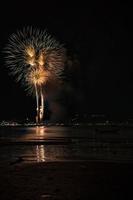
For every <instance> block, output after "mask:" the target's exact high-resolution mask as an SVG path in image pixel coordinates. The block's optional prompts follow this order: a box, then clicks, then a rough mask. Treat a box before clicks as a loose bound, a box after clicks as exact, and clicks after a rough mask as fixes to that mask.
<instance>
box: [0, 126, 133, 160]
mask: <svg viewBox="0 0 133 200" xmlns="http://www.w3.org/2000/svg"><path fill="white" fill-rule="evenodd" d="M7 141H8V142H7ZM4 142H5V143H4ZM6 142H7V143H6ZM19 157H22V158H23V160H24V161H26V162H46V161H55V160H56V161H57V160H104V161H105V160H106V161H123V162H125V161H130V162H131V161H133V135H132V130H120V131H119V132H115V133H113V132H108V133H107V132H105V131H104V132H100V133H99V132H97V131H96V130H95V128H92V127H90V128H88V127H78V128H77V127H76V128H74V127H59V126H58V127H54V126H52V127H44V126H42V127H26V128H25V127H24V128H3V129H0V160H1V161H2V160H8V161H11V160H14V159H17V158H19Z"/></svg>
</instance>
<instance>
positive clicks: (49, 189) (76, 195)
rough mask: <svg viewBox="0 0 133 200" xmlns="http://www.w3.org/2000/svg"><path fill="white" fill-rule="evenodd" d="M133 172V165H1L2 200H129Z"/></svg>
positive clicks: (82, 162) (93, 162)
mask: <svg viewBox="0 0 133 200" xmlns="http://www.w3.org/2000/svg"><path fill="white" fill-rule="evenodd" d="M132 169H133V163H107V162H99V161H98V162H96V161H76V162H75V161H67V162H64V161H61V162H43V163H18V164H15V165H5V164H4V163H3V165H2V163H0V177H1V178H0V199H1V200H14V199H17V200H42V199H45V200H46V199H47V200H48V199H49V200H52V199H54V200H61V199H62V200H80V199H83V200H87V199H99V198H100V199H101V198H102V199H108V200H110V199H112V200H114V199H126V200H127V199H128V195H129V194H130V193H131V192H132V189H131V188H132V185H131V184H129V183H130V181H132V178H133V170H132ZM130 199H131V196H130Z"/></svg>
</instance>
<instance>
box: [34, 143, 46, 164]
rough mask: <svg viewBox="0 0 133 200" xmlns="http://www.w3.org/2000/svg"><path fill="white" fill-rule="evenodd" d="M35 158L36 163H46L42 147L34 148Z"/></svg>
mask: <svg viewBox="0 0 133 200" xmlns="http://www.w3.org/2000/svg"><path fill="white" fill-rule="evenodd" d="M36 158H37V162H45V161H46V158H45V149H44V145H37V146H36Z"/></svg>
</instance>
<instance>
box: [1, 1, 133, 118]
mask: <svg viewBox="0 0 133 200" xmlns="http://www.w3.org/2000/svg"><path fill="white" fill-rule="evenodd" d="M107 2H108V1H107ZM116 2H117V1H115V3H109V2H108V3H104V2H103V1H93V3H92V4H88V5H83V4H79V5H78V4H75V5H71V4H66V5H65V4H56V3H53V2H52V1H51V2H49V4H48V3H46V1H42V2H41V1H38V2H32V3H31V4H30V3H24V1H16V2H15V1H14V3H12V4H11V3H9V2H6V3H5V5H2V4H1V5H0V23H1V26H0V27H1V30H0V65H1V67H0V91H1V93H0V119H23V118H26V117H33V116H34V113H35V99H32V97H30V96H27V95H26V92H25V91H24V89H23V88H22V87H21V86H20V84H18V83H16V82H15V81H14V79H13V78H12V77H10V76H9V75H8V70H7V69H6V66H5V60H4V53H3V52H2V51H3V48H4V47H5V46H6V44H7V42H8V38H9V36H10V35H11V34H12V33H13V32H16V30H18V29H22V28H23V26H33V27H38V28H40V29H47V31H48V32H49V33H50V34H51V35H53V36H54V37H55V38H56V39H57V40H59V41H60V42H61V43H63V44H64V47H65V48H66V49H67V59H68V61H67V65H66V70H65V75H66V77H65V79H64V85H63V87H62V88H60V89H59V90H60V91H59V92H58V94H55V96H54V95H53V96H54V97H53V99H50V102H49V101H47V102H46V103H47V105H48V107H49V109H50V113H51V116H52V117H53V118H56V117H57V118H61V117H62V116H63V117H64V118H65V117H66V118H68V117H71V116H73V115H74V114H75V113H79V114H83V113H90V114H92V113H101V114H105V115H108V116H111V117H112V118H115V117H118V118H121V117H123V118H130V117H132V116H133V61H132V48H133V45H132V43H133V34H132V9H131V8H130V5H128V4H122V3H121V4H120V3H116ZM59 87H60V86H59ZM55 110H56V111H55Z"/></svg>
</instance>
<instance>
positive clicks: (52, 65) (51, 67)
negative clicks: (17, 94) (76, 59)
mask: <svg viewBox="0 0 133 200" xmlns="http://www.w3.org/2000/svg"><path fill="white" fill-rule="evenodd" d="M5 53H6V64H7V67H8V69H9V72H10V74H11V75H13V76H14V77H15V79H16V81H17V82H21V84H22V85H23V86H24V87H25V88H26V90H27V91H28V92H29V94H32V93H34V94H35V96H36V101H37V115H38V118H39V115H40V112H41V113H42V114H41V115H40V116H41V117H40V118H43V113H44V97H43V93H42V88H43V87H44V86H45V84H46V82H47V81H48V80H50V79H52V77H54V78H60V76H61V74H62V72H63V69H64V63H65V62H64V61H65V50H64V48H63V46H62V45H61V44H60V43H59V42H58V41H56V40H55V39H54V38H53V37H51V35H49V34H48V33H47V32H46V31H41V30H39V29H33V28H32V27H28V28H24V29H23V30H22V31H17V33H16V34H12V35H11V37H10V38H9V42H8V45H7V46H6V48H5ZM39 99H41V106H40V112H39V111H38V110H39ZM38 113H39V114H38Z"/></svg>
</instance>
